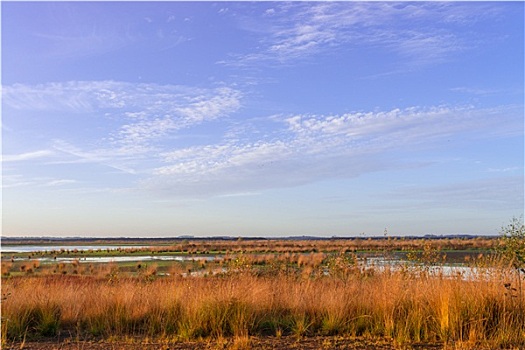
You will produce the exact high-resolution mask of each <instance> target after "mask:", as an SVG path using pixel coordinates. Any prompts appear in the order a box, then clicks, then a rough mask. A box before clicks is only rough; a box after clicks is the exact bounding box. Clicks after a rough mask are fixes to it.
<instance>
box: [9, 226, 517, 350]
mask: <svg viewBox="0 0 525 350" xmlns="http://www.w3.org/2000/svg"><path fill="white" fill-rule="evenodd" d="M522 225H523V224H522ZM521 229H522V226H521ZM511 234H512V232H511ZM505 237H508V238H510V237H511V235H507V236H503V237H484V238H482V237H478V238H465V237H462V238H426V239H423V238H410V239H407V238H395V237H381V238H376V239H365V238H357V239H355V238H354V239H336V238H334V239H322V240H320V239H319V240H315V239H295V240H291V239H288V240H285V239H275V240H269V239H242V238H240V239H200V240H199V239H172V240H165V241H161V242H159V241H155V242H145V241H143V240H137V241H134V242H132V241H128V240H127V241H126V242H125V244H126V245H127V246H124V245H123V243H124V242H118V243H117V244H116V245H117V246H118V245H119V244H121V246H120V247H117V248H115V249H110V248H108V247H104V248H100V249H96V248H93V247H90V248H89V249H86V250H83V249H82V248H81V245H82V244H84V245H86V243H85V242H83V243H82V242H69V246H70V249H68V248H64V247H63V248H61V249H58V250H57V249H52V248H50V247H48V248H49V249H40V250H39V251H35V252H29V253H28V252H27V251H26V252H8V251H9V246H8V245H4V246H3V247H2V249H3V251H5V252H6V253H3V254H2V342H3V344H4V345H7V344H20V343H21V342H22V343H23V342H24V341H37V342H38V341H42V340H45V339H58V338H60V339H76V340H93V339H105V340H111V339H113V340H114V339H121V340H122V339H142V340H147V341H152V340H154V341H156V342H162V343H166V344H184V343H188V342H191V341H199V340H200V341H202V340H203V339H212V340H214V341H219V342H220V340H221V339H233V341H232V342H231V343H230V345H231V344H233V345H232V346H234V347H237V348H250V347H251V346H252V345H254V344H256V343H257V341H256V340H254V339H261V337H262V339H264V338H265V337H273V338H272V339H280V338H281V337H283V339H289V337H293V338H295V339H298V340H299V339H311V338H312V337H313V338H315V337H350V338H352V339H361V340H363V339H365V340H367V341H371V340H373V341H383V342H385V341H386V342H389V344H393V345H392V346H394V347H399V348H401V347H407V346H411V345H414V344H420V343H425V344H439V346H441V347H447V346H448V347H449V348H475V347H478V348H483V347H486V348H509V349H514V348H515V349H517V348H523V347H525V295H524V293H523V287H522V284H523V273H521V272H520V271H521V270H520V268H522V266H521V265H520V261H519V259H518V258H519V257H520V255H519V254H517V255H513V254H512V253H513V252H515V251H517V252H518V253H519V252H520V249H523V244H524V242H523V240H520V239H518V240H517V241H516V240H512V241H509V239H507V238H505ZM509 242H510V243H512V245H509ZM10 243H18V244H20V243H21V242H10ZM25 243H30V244H35V242H25ZM114 243H115V242H104V241H101V242H97V244H99V245H100V244H105V245H113V244H114ZM131 244H134V245H135V246H131ZM520 244H521V246H520ZM89 245H92V242H90V243H89ZM509 247H510V248H509ZM509 249H510V253H509ZM123 257H127V258H129V259H119V258H123ZM145 257H147V258H148V259H144V258H145ZM516 257H518V258H516ZM107 258H110V259H113V261H112V262H110V263H107V261H108V260H99V261H97V259H107ZM101 261H102V262H101ZM451 266H461V267H463V268H465V267H467V268H469V269H470V270H469V273H468V274H465V273H464V271H465V270H460V269H458V270H452V271H453V272H452V273H450V272H448V273H444V271H445V269H444V267H451Z"/></svg>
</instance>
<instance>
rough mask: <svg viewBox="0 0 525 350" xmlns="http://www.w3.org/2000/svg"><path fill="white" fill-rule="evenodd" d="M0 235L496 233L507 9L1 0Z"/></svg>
mask: <svg viewBox="0 0 525 350" xmlns="http://www.w3.org/2000/svg"><path fill="white" fill-rule="evenodd" d="M1 16H2V18H1V19H2V23H1V35H2V37H1V40H2V41H1V45H2V51H1V52H2V53H1V59H2V61H1V63H2V77H1V78H2V124H1V127H2V235H3V236H68V237H71V236H82V237H91V236H93V237H110V236H118V237H176V236H180V235H194V236H206V237H208V236H222V235H229V236H264V237H280V236H301V235H316V236H326V237H331V236H378V235H383V234H384V233H387V234H389V235H393V236H403V235H423V234H436V235H442V234H454V233H469V234H480V235H494V234H497V233H498V231H499V230H500V228H501V227H502V226H504V225H506V224H507V223H509V222H510V220H511V219H512V218H513V217H520V216H521V215H523V208H524V185H523V182H524V88H523V87H524V63H523V62H524V3H523V2H399V3H397V2H6V1H2V3H1Z"/></svg>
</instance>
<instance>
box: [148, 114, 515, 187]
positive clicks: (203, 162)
mask: <svg viewBox="0 0 525 350" xmlns="http://www.w3.org/2000/svg"><path fill="white" fill-rule="evenodd" d="M517 113H519V111H516V110H515V111H512V109H508V108H506V107H503V108H498V109H477V108H474V107H445V106H440V107H432V108H420V107H414V108H407V109H395V110H391V111H385V112H367V113H350V114H344V115H331V116H323V115H321V116H312V115H295V116H282V117H280V118H276V117H273V118H272V120H273V122H274V123H276V124H280V127H279V126H276V129H275V130H276V131H275V132H274V133H273V134H271V135H266V136H265V137H262V138H260V139H259V140H258V141H252V142H244V141H239V140H233V141H232V140H227V139H225V140H224V142H221V143H218V144H209V145H204V146H195V147H189V148H183V149H177V150H174V151H171V152H165V153H162V154H161V157H163V162H164V163H167V165H163V166H161V167H157V168H155V169H154V171H153V175H154V176H153V177H151V178H149V179H147V180H145V181H144V182H143V185H144V186H145V187H146V188H147V189H148V190H151V191H154V192H159V193H161V192H162V193H164V194H166V195H213V194H223V193H225V192H226V193H228V191H233V192H234V193H237V192H250V191H257V190H261V189H265V188H274V187H289V186H297V185H302V184H306V183H310V182H315V181H318V180H321V179H328V178H344V177H354V176H359V175H361V174H363V173H366V172H372V171H379V170H386V169H392V168H407V167H414V166H422V165H421V164H416V163H403V162H393V161H388V160H387V159H386V155H387V154H388V153H389V152H391V151H399V150H404V151H408V150H410V149H413V148H414V147H415V146H418V147H421V146H424V147H429V148H433V147H440V144H441V143H442V142H443V141H446V140H447V139H451V138H452V139H453V138H455V137H458V136H457V135H460V134H461V135H462V136H461V137H462V138H466V137H475V138H479V137H482V138H491V137H500V136H501V135H509V134H512V133H520V132H521V129H519V128H518V124H519V123H520V119H519V118H518V117H517ZM502 118H503V119H504V120H506V122H505V123H503V122H502Z"/></svg>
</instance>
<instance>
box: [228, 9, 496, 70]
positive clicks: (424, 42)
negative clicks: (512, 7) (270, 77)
mask: <svg viewBox="0 0 525 350" xmlns="http://www.w3.org/2000/svg"><path fill="white" fill-rule="evenodd" d="M279 5H280V6H276V7H275V8H272V9H269V10H265V12H264V13H263V15H262V17H261V21H262V23H263V24H261V25H260V26H254V25H253V24H252V25H251V26H245V29H247V30H252V28H259V27H266V28H267V29H266V30H265V31H264V33H263V34H264V35H263V38H262V39H261V41H260V46H259V47H260V49H259V50H257V51H254V52H251V53H247V54H240V55H236V56H235V59H234V60H232V61H227V62H223V63H226V64H229V65H244V66H245V65H253V64H261V63H263V62H269V63H274V62H275V61H278V62H281V63H288V62H290V61H295V60H298V59H305V58H309V57H311V56H314V55H316V54H319V53H322V52H325V51H328V50H339V49H341V47H342V46H343V45H345V46H346V47H347V49H352V48H354V49H357V48H359V47H369V46H374V47H378V48H381V49H383V50H387V51H390V52H392V53H397V54H398V55H400V56H401V58H403V59H405V60H408V61H409V62H406V63H407V65H408V64H410V65H412V66H413V65H415V64H428V63H432V62H439V61H442V60H444V59H446V58H447V57H449V56H450V54H453V53H454V52H458V51H461V50H464V49H467V48H469V47H471V46H472V45H474V41H475V40H472V39H476V40H479V38H471V37H467V36H466V35H467V34H463V36H459V34H458V32H457V31H453V30H451V29H448V28H449V26H450V25H451V24H453V25H456V26H457V25H469V24H472V23H473V22H475V21H477V20H479V19H480V18H485V17H489V16H490V17H495V16H497V15H498V12H497V10H496V9H494V7H491V6H489V5H486V4H484V5H481V4H479V5H477V6H473V5H470V6H467V5H461V4H453V3H452V4H443V3H417V4H415V3H411V4H407V3H391V2H386V3H385V2H321V3H319V2H316V3H301V2H299V3H286V4H279Z"/></svg>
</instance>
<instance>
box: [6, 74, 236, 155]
mask: <svg viewBox="0 0 525 350" xmlns="http://www.w3.org/2000/svg"><path fill="white" fill-rule="evenodd" d="M241 98H242V95H241V93H240V91H238V90H234V89H231V88H227V87H220V88H216V89H198V88H190V87H186V86H177V85H158V84H146V83H139V84H133V83H127V82H118V81H70V82H64V83H47V84H40V85H24V84H14V85H11V86H6V87H4V89H3V101H4V103H5V104H6V106H8V107H10V108H14V109H17V110H36V111H63V112H74V113H91V114H94V115H97V116H99V115H101V114H104V115H106V116H107V117H108V118H115V117H116V118H117V119H119V120H120V121H123V123H122V124H121V125H120V127H119V129H118V130H115V131H114V132H112V134H111V135H109V138H110V139H111V140H112V142H113V143H114V146H115V147H120V152H126V153H145V152H148V151H151V150H152V149H154V148H153V147H152V146H151V145H150V142H152V141H154V140H157V139H159V138H162V137H164V136H166V135H167V134H169V133H171V132H174V131H177V130H181V129H184V128H188V127H191V126H194V125H198V124H201V123H203V122H205V121H210V120H215V119H218V118H221V117H224V116H228V115H229V114H231V113H233V112H236V111H237V110H238V109H239V108H241Z"/></svg>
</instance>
